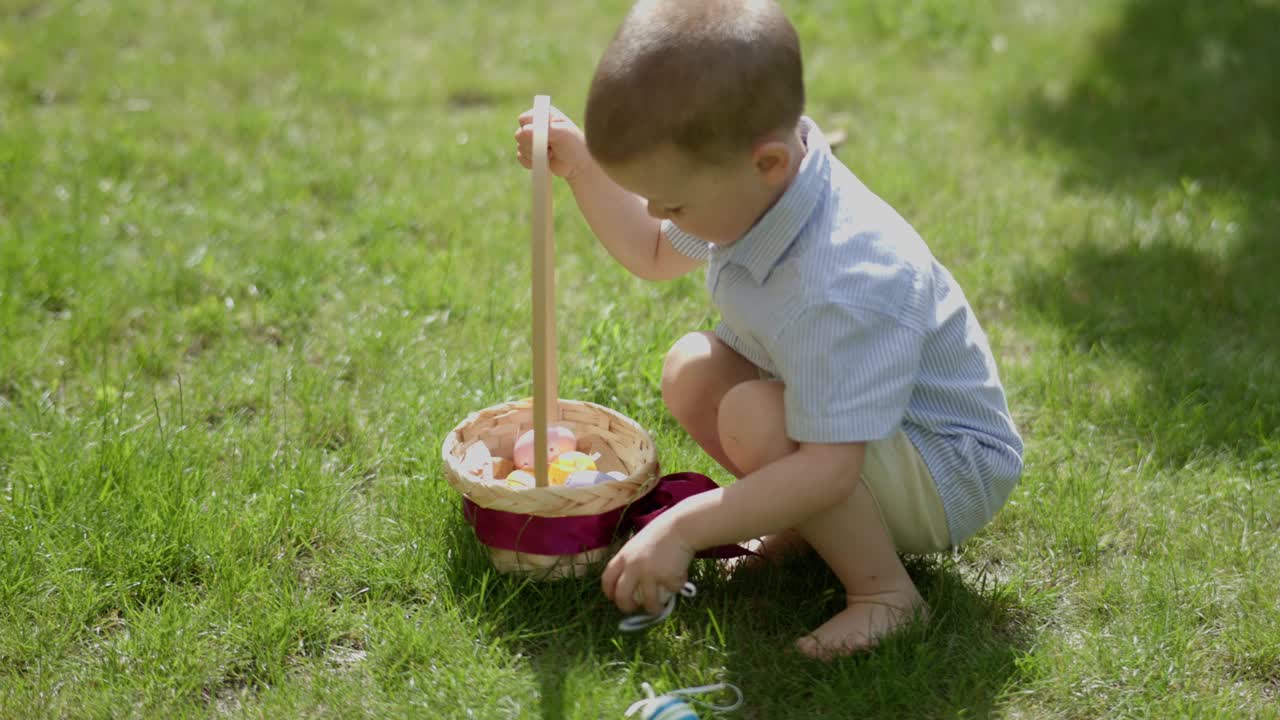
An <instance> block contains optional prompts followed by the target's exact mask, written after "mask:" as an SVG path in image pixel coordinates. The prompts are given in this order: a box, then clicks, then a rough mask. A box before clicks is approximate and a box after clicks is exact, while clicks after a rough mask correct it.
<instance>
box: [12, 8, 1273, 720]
mask: <svg viewBox="0 0 1280 720" xmlns="http://www.w3.org/2000/svg"><path fill="white" fill-rule="evenodd" d="M624 6H625V3H624V2H621V1H620V0H610V1H609V2H605V3H587V2H556V3H552V2H543V1H541V0H539V1H538V2H526V3H513V4H503V3H479V2H455V3H448V4H445V3H374V2H364V1H350V0H349V1H347V2H334V1H324V2H311V3H300V2H293V1H288V2H277V3H246V2H239V1H236V0H221V1H219V2H209V3H159V2H150V3H149V2H143V1H142V0H119V1H118V2H101V1H97V0H83V1H81V2H71V1H70V0H0V717H22V718H27V717H126V716H138V717H176V716H215V715H229V716H233V717H281V716H304V717H320V716H325V717H387V716H395V717H400V716H417V717H446V718H453V717H458V718H463V717H475V718H508V717H521V718H523V717H531V718H547V719H557V718H599V717H618V716H620V714H621V712H622V711H623V710H624V709H625V708H626V707H627V705H628V704H630V702H631V701H633V700H634V699H636V698H638V697H640V683H641V682H644V681H649V682H652V683H654V684H655V686H657V688H658V689H659V690H667V689H672V688H676V687H683V686H690V685H697V684H702V683H707V682H714V681H720V680H724V681H730V682H734V683H736V684H738V685H740V686H741V687H742V688H743V690H744V691H745V693H746V696H747V704H746V706H745V708H744V709H743V710H741V711H739V712H737V713H734V714H732V716H733V717H742V718H760V719H763V718H768V719H773V718H850V717H983V716H990V715H994V716H1001V717H1011V718H1021V717H1062V718H1075V717H1108V718H1110V717H1187V718H1203V717H1276V716H1278V715H1280V713H1278V711H1277V702H1278V701H1280V613H1277V599H1276V598H1277V592H1276V590H1277V585H1276V577H1277V576H1280V541H1278V540H1277V537H1280V535H1278V534H1277V530H1280V359H1278V358H1280V355H1278V354H1277V350H1276V349H1277V348H1280V321H1278V320H1277V318H1278V317H1280V293H1277V292H1276V290H1275V288H1276V282H1277V281H1276V277H1277V273H1280V243H1277V235H1276V228H1277V227H1280V203H1277V200H1276V198H1277V197H1280V174H1277V173H1276V171H1275V168H1276V167H1277V166H1280V147H1278V145H1280V80H1278V79H1277V76H1276V74H1275V71H1274V68H1276V67H1280V36H1278V35H1277V30H1276V28H1277V27H1280V3H1277V2H1275V0H1252V1H1250V0H1219V1H1218V2H1212V3H1189V2H1177V1H1176V0H1123V1H1121V0H1083V1H1082V2H1075V3H1073V2H1065V1H1063V2H1050V1H1049V0H989V1H983V2H978V1H976V0H975V1H973V2H967V3H955V2H952V1H951V0H909V1H905V2H904V1H899V0H892V1H891V0H845V1H840V2H837V1H836V0H804V1H801V0H797V1H796V2H792V3H788V4H787V7H788V10H789V12H790V14H791V15H792V17H793V19H794V21H795V23H796V25H797V27H798V28H799V29H800V32H801V34H802V37H803V40H804V43H805V49H806V57H807V75H808V79H809V83H810V86H809V96H810V107H809V112H810V113H811V114H812V115H814V116H815V117H816V118H817V119H818V121H819V122H820V123H821V124H822V125H823V126H824V127H827V128H829V129H830V128H836V127H840V128H845V129H847V130H848V131H849V141H848V143H847V144H846V145H845V146H844V147H842V148H841V149H840V151H839V153H840V155H841V156H842V158H843V159H844V160H845V161H846V162H847V163H848V164H849V165H850V166H851V167H852V168H853V169H854V171H855V172H857V173H858V174H859V175H860V176H861V177H862V178H863V179H864V180H865V181H866V182H868V184H870V185H871V186H872V187H873V188H874V189H875V190H877V191H878V192H879V193H880V194H881V195H883V196H884V197H885V198H886V199H888V200H889V201H890V202H891V203H893V204H894V205H895V206H896V207H897V208H898V209H899V210H900V211H901V212H902V213H903V214H904V215H905V216H906V217H907V218H908V219H909V220H911V221H912V222H913V223H914V224H915V225H916V227H917V228H918V229H919V230H920V231H921V233H922V234H923V235H924V236H925V238H926V239H927V240H928V241H929V242H930V244H931V246H932V247H933V248H934V251H935V253H936V254H937V255H938V256H939V258H940V259H942V261H943V262H944V263H946V264H947V265H948V266H949V267H950V268H951V269H952V271H953V272H954V273H955V274H956V276H957V277H958V278H959V279H960V281H961V283H962V284H963V286H964V287H965V288H966V292H967V294H968V296H969V298H970V300H971V301H972V303H973V304H974V306H975V307H976V308H977V311H978V313H979V315H980V317H981V318H982V320H983V322H984V325H985V327H986V329H987V330H988V332H989V334H990V335H991V338H992V342H993V345H994V347H995V350H996V353H997V356H998V360H999V362H1000V365H1001V371H1002V375H1003V378H1004V380H1005V383H1006V385H1007V388H1008V391H1009V396H1010V399H1011V404H1012V406H1013V409H1014V412H1015V413H1016V416H1017V418H1018V421H1019V423H1020V426H1021V427H1022V429H1023V430H1024V432H1025V436H1026V439H1027V447H1028V450H1027V472H1026V476H1025V478H1024V480H1023V482H1022V484H1021V485H1020V486H1019V488H1018V490H1017V491H1016V493H1015V494H1014V496H1013V498H1012V499H1011V501H1010V503H1009V504H1008V506H1007V507H1006V508H1005V509H1004V510H1002V511H1001V513H1000V514H999V516H998V517H997V519H996V521H995V522H994V523H993V524H992V525H991V526H990V527H989V528H987V529H986V530H984V531H983V532H982V533H981V534H980V535H979V536H977V537H976V538H975V539H974V540H972V541H971V542H970V543H968V544H966V546H965V547H963V548H962V549H960V550H959V551H957V552H956V553H954V554H952V555H949V556H946V557H939V558H931V559H928V560H920V561H913V562H912V564H911V569H912V572H913V574H914V575H915V576H916V577H917V579H918V580H919V583H920V585H921V587H922V588H923V590H924V591H925V593H926V595H927V597H928V599H929V601H930V602H931V603H932V605H933V607H934V609H935V615H936V620H935V621H934V622H933V623H931V624H930V625H928V626H925V627H914V628H911V629H909V630H907V631H905V632H904V633H903V634H902V635H901V636H898V637H895V638H894V639H892V640H891V641H890V642H888V643H887V644H885V645H884V646H883V647H882V648H881V649H880V650H878V651H876V652H874V653H870V654H867V655H864V656H861V657H856V658H852V659H849V660H845V661H840V662H836V663H832V664H830V665H824V664H817V663H813V662H808V661H805V660H803V659H800V658H797V657H794V656H790V655H785V654H782V653H781V650H782V649H783V648H785V647H786V646H787V645H788V644H789V643H790V641H791V640H792V638H794V637H795V636H797V635H798V634H800V633H802V632H804V631H805V630H806V629H808V628H811V627H812V626H814V625H815V624H817V623H819V622H821V621H822V620H823V619H825V617H826V616H827V615H829V614H830V613H831V612H833V610H834V609H835V608H837V607H838V597H837V595H838V587H837V586H836V584H835V582H834V580H833V579H832V578H831V577H830V575H829V574H828V573H827V572H826V571H825V570H824V569H822V567H821V566H820V565H819V564H816V563H812V562H808V563H805V562H802V563H800V564H798V565H796V566H793V567H791V568H788V569H786V570H784V571H782V572H780V573H778V574H776V575H773V576H767V577H761V578H756V579H753V580H737V581H724V580H720V579H717V578H716V577H714V576H713V575H712V574H711V573H709V572H707V571H706V569H705V568H704V569H700V570H697V571H695V579H697V580H698V581H699V583H700V593H699V595H698V597H697V598H695V599H693V600H690V601H688V602H685V603H682V605H681V606H680V607H679V609H678V610H677V612H676V615H675V616H674V618H673V620H672V621H670V622H669V623H667V624H666V625H664V626H662V627H660V628H658V629H656V630H654V631H652V632H650V633H648V634H646V635H644V636H642V637H631V636H620V635H619V634H618V633H617V632H616V631H615V623H616V621H617V619H618V615H617V613H616V611H615V610H614V609H613V608H611V607H610V606H609V605H608V603H607V602H606V601H605V600H604V599H603V597H601V596H600V594H599V592H598V590H597V589H596V587H595V584H594V582H593V581H584V582H581V583H574V582H567V583H560V584H556V585H550V586H543V585H526V584H522V583H519V582H516V581H513V580H511V579H510V578H506V577H503V576H497V575H495V574H494V573H493V572H492V571H491V570H489V568H488V565H487V560H486V558H485V557H484V556H483V554H482V552H481V550H480V549H479V547H478V546H477V544H476V542H475V540H474V537H473V536H472V535H471V533H470V529H469V528H468V527H467V526H466V525H465V524H464V523H463V522H462V519H461V517H460V510H459V500H458V497H457V496H456V494H455V493H454V492H453V491H452V490H451V489H450V488H449V487H448V486H447V485H446V483H445V482H444V480H443V475H442V472H441V467H440V460H439V448H440V443H441V441H442V438H443V435H444V433H445V432H446V431H447V430H448V429H449V428H450V427H452V426H453V425H454V424H455V423H457V422H458V421H459V420H460V419H462V418H463V417H464V416H465V415H466V414H467V413H468V412H471V411H473V410H477V409H480V408H482V407H485V406H488V405H491V404H494V403H497V402H501V401H503V400H507V399H511V398H516V397H522V396H526V395H528V394H529V393H530V383H529V377H530V362H529V349H528V337H527V335H528V332H527V325H528V323H527V317H528V312H527V310H526V309H525V305H524V303H525V301H526V298H527V296H528V287H529V268H528V260H527V235H528V229H527V224H526V208H527V204H528V199H527V176H526V174H525V173H524V171H523V170H521V169H519V168H518V166H517V165H516V164H515V162H514V158H513V147H512V143H511V139H510V134H511V132H512V130H513V128H514V118H515V116H516V114H517V113H518V112H520V111H521V110H523V109H525V108H526V107H527V106H528V105H529V103H530V100H531V98H532V96H533V95H534V94H535V93H541V92H546V93H550V94H551V95H552V96H553V98H554V100H555V101H556V102H557V104H559V105H560V106H561V107H563V108H565V109H566V110H568V111H569V112H571V113H573V114H574V115H580V112H581V107H582V101H583V96H584V93H585V88H586V85H587V82H588V79H589V76H590V72H591V67H592V64H593V61H594V59H595V57H596V56H597V55H598V53H599V52H600V50H601V49H602V47H603V45H604V43H605V42H606V41H607V39H608V37H609V34H610V32H611V30H612V28H613V26H614V24H615V23H616V21H617V19H618V17H619V15H620V13H621V12H622V10H623V8H624ZM557 197H558V205H557V216H558V226H557V227H558V236H557V237H558V242H559V255H558V260H557V263H558V267H559V272H560V275H559V278H560V294H559V302H560V305H559V319H560V323H561V333H562V335H561V337H562V344H561V348H560V357H561V373H562V394H563V395H564V396H566V397H573V398H581V399H587V400H594V401H598V402H602V403H604V404H607V405H609V406H611V407H613V408H616V409H618V410H619V411H621V412H623V413H626V414H627V415H629V416H631V417H634V418H636V419H637V420H639V421H640V422H641V423H643V424H644V425H645V426H647V427H649V428H650V429H652V431H653V432H654V434H655V436H656V438H657V440H658V443H659V447H660V452H661V455H662V459H663V461H664V465H665V467H666V468H667V469H670V470H676V469H681V470H684V469H688V470H698V471H702V472H709V473H711V474H712V475H714V476H716V477H717V478H719V479H721V480H725V479H726V478H725V477H724V475H723V473H720V472H716V471H714V469H713V468H712V467H711V464H710V462H709V461H708V460H707V459H705V458H703V457H701V456H699V454H698V452H697V451H696V448H695V446H694V445H693V444H692V443H691V441H689V440H688V439H687V438H686V437H684V436H682V435H681V433H680V432H679V430H678V428H677V427H676V426H675V425H674V423H673V422H672V421H671V420H670V419H669V418H668V417H666V416H665V414H664V410H663V408H662V404H661V401H660V399H659V396H658V392H657V379H658V372H659V369H660V366H661V360H662V356H663V353H664V351H665V349H666V348H667V347H668V346H669V345H670V343H671V342H673V341H674V340H675V339H676V338H677V337H679V335H680V334H682V333H683V332H685V331H687V330H689V329H695V328H707V327H710V326H711V325H712V324H713V322H714V317H713V314H712V310H711V309H710V308H709V305H708V302H707V300H706V298H705V294H704V291H703V289H702V284H701V279H700V278H699V277H698V276H697V274H695V275H694V276H691V277H688V278H685V279H682V280H679V281H676V282H673V283H668V284H662V285H651V284H645V283H642V282H640V281H638V280H634V279H631V278H630V277H629V276H627V275H626V274H625V272H624V271H623V270H621V269H620V268H618V267H617V266H615V265H613V264H612V263H611V262H610V261H609V260H608V258H607V256H606V255H605V254H604V252H603V251H602V250H601V249H600V248H599V247H598V246H596V245H595V243H594V240H593V239H592V238H591V236H590V234H589V232H588V230H587V229H586V227H585V224H584V223H583V222H582V220H581V219H580V218H579V217H578V216H577V214H576V211H575V210H574V208H573V207H572V202H571V199H570V196H569V195H568V194H567V193H566V192H564V189H563V188H559V190H558V193H557Z"/></svg>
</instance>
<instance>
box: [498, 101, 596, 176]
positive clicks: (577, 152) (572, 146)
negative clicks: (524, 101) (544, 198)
mask: <svg viewBox="0 0 1280 720" xmlns="http://www.w3.org/2000/svg"><path fill="white" fill-rule="evenodd" d="M519 122H520V128H519V129H518V130H516V133H515V138H516V157H517V158H518V159H519V160H520V164H521V165H523V166H525V167H526V168H532V167H533V110H532V109H530V110H526V111H525V112H524V113H523V114H521V115H520V118H519ZM547 146H548V149H547V159H548V161H549V165H550V168H551V172H552V173H554V174H555V175H557V176H559V177H562V178H564V179H565V180H573V179H574V177H576V176H577V174H578V173H579V171H581V169H582V168H583V167H584V166H586V165H587V164H588V163H590V162H592V160H591V155H590V153H588V152H587V139H586V136H585V135H583V133H582V130H580V129H578V126H577V125H575V124H574V123H573V121H572V120H570V119H569V117H568V116H567V115H565V114H564V113H562V112H560V111H559V110H557V109H556V108H555V107H552V108H551V126H550V128H549V132H548V134H547Z"/></svg>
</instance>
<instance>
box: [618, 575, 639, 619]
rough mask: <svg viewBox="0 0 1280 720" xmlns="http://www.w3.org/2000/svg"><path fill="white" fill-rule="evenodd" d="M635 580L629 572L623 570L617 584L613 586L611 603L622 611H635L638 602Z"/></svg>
mask: <svg viewBox="0 0 1280 720" xmlns="http://www.w3.org/2000/svg"><path fill="white" fill-rule="evenodd" d="M635 595H636V581H635V578H634V577H632V576H631V575H630V574H629V573H627V572H625V571H624V572H623V573H622V576H621V577H619V578H618V584H617V585H616V586H614V588H613V604H614V605H617V606H618V609H619V610H621V611H622V612H627V613H629V612H635V611H636V608H638V607H640V604H639V603H637V602H636V597H635Z"/></svg>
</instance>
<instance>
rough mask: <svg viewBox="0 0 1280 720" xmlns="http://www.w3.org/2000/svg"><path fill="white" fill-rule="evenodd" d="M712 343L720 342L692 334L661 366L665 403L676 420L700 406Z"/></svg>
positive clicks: (680, 342)
mask: <svg viewBox="0 0 1280 720" xmlns="http://www.w3.org/2000/svg"><path fill="white" fill-rule="evenodd" d="M713 342H717V340H716V339H715V337H714V336H711V334H710V333H701V332H696V333H689V334H688V335H685V336H684V337H682V338H680V339H679V340H677V341H676V344H675V345H672V346H671V349H670V350H668V351H667V357H666V360H664V361H663V363H662V400H663V402H665V403H666V405H667V408H668V409H669V410H670V411H671V414H672V415H675V416H676V417H677V418H680V417H683V416H685V415H687V412H688V410H689V409H691V408H695V407H698V406H699V405H700V404H701V398H700V397H698V396H699V394H700V393H699V392H698V389H699V387H700V386H703V385H705V384H706V382H707V380H708V379H709V378H708V377H706V376H707V375H708V374H709V373H708V366H709V365H710V363H711V351H712V343H713Z"/></svg>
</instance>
